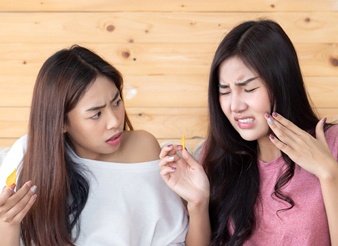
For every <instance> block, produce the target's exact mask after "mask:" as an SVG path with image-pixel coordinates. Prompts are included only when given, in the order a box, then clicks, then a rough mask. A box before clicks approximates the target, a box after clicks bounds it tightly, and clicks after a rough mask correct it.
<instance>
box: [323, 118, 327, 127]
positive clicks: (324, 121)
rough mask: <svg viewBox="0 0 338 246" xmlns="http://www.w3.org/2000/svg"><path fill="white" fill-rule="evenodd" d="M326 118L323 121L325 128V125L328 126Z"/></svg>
mask: <svg viewBox="0 0 338 246" xmlns="http://www.w3.org/2000/svg"><path fill="white" fill-rule="evenodd" d="M326 120H327V119H326V117H325V118H324V120H323V126H325V124H326Z"/></svg>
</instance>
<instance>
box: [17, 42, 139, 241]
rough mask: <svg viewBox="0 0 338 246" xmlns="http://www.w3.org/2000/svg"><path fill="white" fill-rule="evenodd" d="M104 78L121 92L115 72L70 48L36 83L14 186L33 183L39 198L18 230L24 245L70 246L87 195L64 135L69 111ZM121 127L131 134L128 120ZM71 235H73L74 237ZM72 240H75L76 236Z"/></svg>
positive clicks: (53, 58) (81, 172)
mask: <svg viewBox="0 0 338 246" xmlns="http://www.w3.org/2000/svg"><path fill="white" fill-rule="evenodd" d="M101 75H103V76H106V77H107V78H109V79H110V80H111V81H112V82H114V83H115V85H116V87H117V88H118V89H119V90H120V93H121V96H122V86H123V79H122V76H121V74H120V73H119V71H118V70H116V69H115V68H114V67H113V66H112V65H110V64H109V63H108V62H106V61H105V60H103V59H102V58H101V57H100V56H98V55H97V54H95V53H94V52H92V51H90V50H88V49H86V48H84V47H81V46H77V45H74V46H72V47H71V48H69V49H63V50H60V51H58V52H56V53H55V54H53V55H52V56H51V57H49V58H48V59H47V60H46V61H45V63H44V64H43V66H42V67H41V69H40V71H39V74H38V76H37V79H36V83H35V87H34V92H33V99H32V104H31V113H30V119H29V130H28V145H27V152H26V154H25V157H24V160H23V165H22V169H21V173H20V176H19V181H18V186H19V187H20V186H21V185H22V184H24V183H25V182H26V181H27V180H32V181H33V183H34V184H36V186H37V187H38V190H37V200H36V202H35V204H34V206H33V207H32V208H31V210H30V212H29V213H28V214H27V215H26V216H25V218H24V219H23V221H22V226H21V238H22V240H23V242H24V245H26V246H30V245H35V246H55V245H74V240H75V238H76V235H73V234H74V231H77V232H79V229H77V230H74V229H75V227H78V226H79V223H78V221H79V216H80V214H81V211H82V210H83V208H84V206H85V204H86V201H87V198H88V192H89V184H88V181H87V179H86V172H85V170H83V168H82V167H81V165H80V164H78V163H74V162H73V161H72V160H71V159H70V158H69V156H68V155H67V149H66V146H67V144H71V143H70V142H69V140H68V138H67V135H66V134H64V132H63V129H64V124H65V122H67V113H68V112H70V111H71V110H72V109H73V108H74V107H75V106H76V104H77V102H78V101H79V99H80V98H81V96H82V95H83V94H84V93H85V91H86V89H87V88H88V87H89V86H90V85H91V84H92V83H93V81H94V80H95V79H96V77H97V76H101ZM125 129H130V130H132V129H133V128H132V125H131V124H130V121H129V119H128V117H127V116H126V122H125ZM72 232H73V234H72ZM74 237H75V238H74Z"/></svg>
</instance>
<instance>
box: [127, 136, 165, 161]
mask: <svg viewBox="0 0 338 246" xmlns="http://www.w3.org/2000/svg"><path fill="white" fill-rule="evenodd" d="M125 137H126V140H127V141H126V142H127V143H128V147H127V149H128V152H129V153H133V154H132V155H131V156H132V157H131V158H132V159H133V160H132V161H135V162H146V161H152V160H157V159H159V154H160V151H161V148H160V145H159V143H158V141H157V139H156V138H155V136H154V135H152V134H151V133H150V132H147V131H145V130H134V131H128V132H125Z"/></svg>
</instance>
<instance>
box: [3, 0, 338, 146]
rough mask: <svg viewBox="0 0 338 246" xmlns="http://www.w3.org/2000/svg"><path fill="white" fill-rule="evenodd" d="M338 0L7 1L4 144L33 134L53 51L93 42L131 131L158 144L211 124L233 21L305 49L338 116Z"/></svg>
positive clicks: (309, 70) (312, 90) (332, 115)
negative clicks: (120, 79)
mask: <svg viewBox="0 0 338 246" xmlns="http://www.w3.org/2000/svg"><path fill="white" fill-rule="evenodd" d="M337 10H338V0H264V1H263V0H236V1H233V0H209V1H205V0H170V1H169V0H168V1H158V0H95V1H92V0H71V1H68V0H1V2H0V147H7V146H10V145H11V144H12V143H13V142H14V140H15V139H16V138H18V137H20V136H22V135H23V134H25V133H26V132H27V121H28V114H29V107H30V100H31V94H32V89H33V85H34V82H35V77H36V75H37V72H38V70H39V69H40V67H41V65H42V63H43V62H44V61H45V60H46V59H47V57H49V56H50V55H51V54H53V53H54V52H55V51H57V50H59V49H61V48H64V47H69V46H71V45H72V44H75V43H77V44H80V45H84V46H86V47H88V48H91V49H93V50H94V51H96V52H97V53H99V54H100V55H102V56H103V57H104V58H105V59H107V60H108V61H110V62H111V63H112V64H113V65H115V66H116V67H117V68H118V69H119V70H120V71H121V72H122V73H123V75H124V79H125V91H124V93H125V96H126V100H125V104H126V107H127V109H128V112H129V114H130V115H131V120H132V122H133V124H134V126H135V128H143V129H146V130H148V131H150V132H152V133H153V134H154V135H155V136H156V137H157V138H158V139H159V141H160V142H165V141H179V139H180V137H181V136H182V134H185V135H186V138H187V146H188V147H190V148H191V149H194V148H195V146H196V144H197V143H198V142H199V141H200V140H201V138H203V137H205V134H206V131H207V93H206V91H207V81H208V71H209V66H210V64H211V60H212V57H213V54H214V51H215V49H216V47H217V45H218V44H219V42H220V41H221V39H222V38H223V36H224V35H225V34H226V33H227V32H228V31H229V29H231V28H232V27H233V26H234V25H236V24H238V23H240V22H242V21H244V20H248V19H255V18H259V17H264V18H271V19H274V20H276V21H278V22H279V23H280V24H281V25H282V26H283V28H284V29H285V30H286V32H287V33H288V34H289V36H290V38H291V40H292V41H293V42H294V44H295V46H296V49H297V51H298V54H299V58H300V62H301V67H302V71H303V74H304V76H305V81H306V84H307V85H308V91H309V94H310V96H311V98H312V101H313V103H314V105H315V107H316V109H318V112H319V114H320V115H321V116H327V117H328V118H329V120H334V119H338V100H337V98H338V12H337Z"/></svg>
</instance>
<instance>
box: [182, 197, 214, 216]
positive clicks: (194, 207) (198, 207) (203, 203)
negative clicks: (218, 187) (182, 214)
mask: <svg viewBox="0 0 338 246" xmlns="http://www.w3.org/2000/svg"><path fill="white" fill-rule="evenodd" d="M187 209H188V212H189V214H192V213H200V212H206V211H209V197H205V199H203V200H200V201H199V202H188V204H187Z"/></svg>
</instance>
